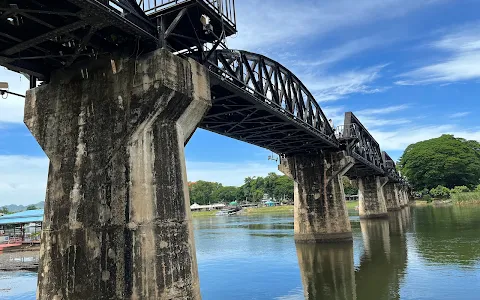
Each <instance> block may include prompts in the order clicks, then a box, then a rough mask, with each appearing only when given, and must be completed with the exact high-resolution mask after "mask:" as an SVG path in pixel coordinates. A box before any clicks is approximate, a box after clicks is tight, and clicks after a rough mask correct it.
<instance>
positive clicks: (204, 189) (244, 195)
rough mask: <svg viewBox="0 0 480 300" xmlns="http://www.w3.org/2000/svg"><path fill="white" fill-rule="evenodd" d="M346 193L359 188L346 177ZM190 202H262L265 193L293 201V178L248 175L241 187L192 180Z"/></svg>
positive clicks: (273, 174) (275, 198) (350, 193)
mask: <svg viewBox="0 0 480 300" xmlns="http://www.w3.org/2000/svg"><path fill="white" fill-rule="evenodd" d="M343 184H344V188H345V194H348V195H355V194H357V192H358V189H357V188H356V187H355V186H354V184H353V183H352V182H351V181H350V180H348V178H346V177H345V178H344V180H343ZM188 187H189V191H190V203H191V204H193V203H197V204H200V205H207V204H209V203H219V202H222V203H230V202H233V201H248V202H260V201H261V200H262V199H263V197H264V195H267V196H268V198H270V199H273V200H275V201H280V202H281V201H286V202H288V201H292V200H293V191H294V184H293V180H291V179H290V178H289V177H287V176H285V175H282V176H281V175H278V174H276V173H269V174H268V175H267V176H266V177H247V178H245V180H244V184H243V185H242V186H240V187H236V186H223V185H222V184H221V183H218V182H208V181H203V180H200V181H197V182H190V183H189V185H188Z"/></svg>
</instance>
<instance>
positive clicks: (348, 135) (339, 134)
mask: <svg viewBox="0 0 480 300" xmlns="http://www.w3.org/2000/svg"><path fill="white" fill-rule="evenodd" d="M335 137H336V138H337V139H339V140H341V139H356V138H358V131H357V126H356V124H350V125H347V126H345V125H340V126H337V129H336V130H335Z"/></svg>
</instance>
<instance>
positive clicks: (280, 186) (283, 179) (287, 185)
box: [273, 175, 294, 200]
mask: <svg viewBox="0 0 480 300" xmlns="http://www.w3.org/2000/svg"><path fill="white" fill-rule="evenodd" d="M293 189H294V183H293V180H292V179H290V178H288V176H285V175H283V176H278V177H277V178H276V180H275V189H274V192H273V195H274V198H275V199H277V200H292V199H293Z"/></svg>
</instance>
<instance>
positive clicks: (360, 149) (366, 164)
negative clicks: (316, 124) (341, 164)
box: [342, 112, 385, 177]
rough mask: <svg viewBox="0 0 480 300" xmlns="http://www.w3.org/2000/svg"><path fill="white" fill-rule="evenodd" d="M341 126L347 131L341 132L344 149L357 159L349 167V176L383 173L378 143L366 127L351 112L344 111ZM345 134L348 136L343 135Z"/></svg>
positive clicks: (383, 168)
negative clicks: (351, 166) (352, 165)
mask: <svg viewBox="0 0 480 300" xmlns="http://www.w3.org/2000/svg"><path fill="white" fill-rule="evenodd" d="M343 126H344V128H348V131H345V133H344V134H342V140H343V141H344V142H345V148H346V149H345V150H346V151H347V153H348V154H349V155H350V156H352V157H353V158H354V159H355V160H356V161H357V163H356V164H355V166H354V167H353V168H352V169H350V171H349V176H351V177H358V176H364V175H384V174H385V167H384V164H383V160H382V152H381V150H380V145H379V144H378V142H377V141H376V140H375V139H374V138H373V136H372V135H371V134H370V133H369V132H368V130H367V128H365V126H363V124H362V123H361V122H360V120H359V119H358V118H357V117H356V116H355V115H354V114H353V113H352V112H347V113H345V121H344V125H343ZM346 134H348V136H345V135H346Z"/></svg>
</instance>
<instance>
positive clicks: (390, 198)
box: [383, 183, 401, 211]
mask: <svg viewBox="0 0 480 300" xmlns="http://www.w3.org/2000/svg"><path fill="white" fill-rule="evenodd" d="M383 191H384V196H385V201H386V205H387V210H388V211H394V210H400V209H401V206H400V200H399V199H398V195H397V193H396V192H395V185H394V184H393V183H387V184H385V186H384V187H383Z"/></svg>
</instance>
